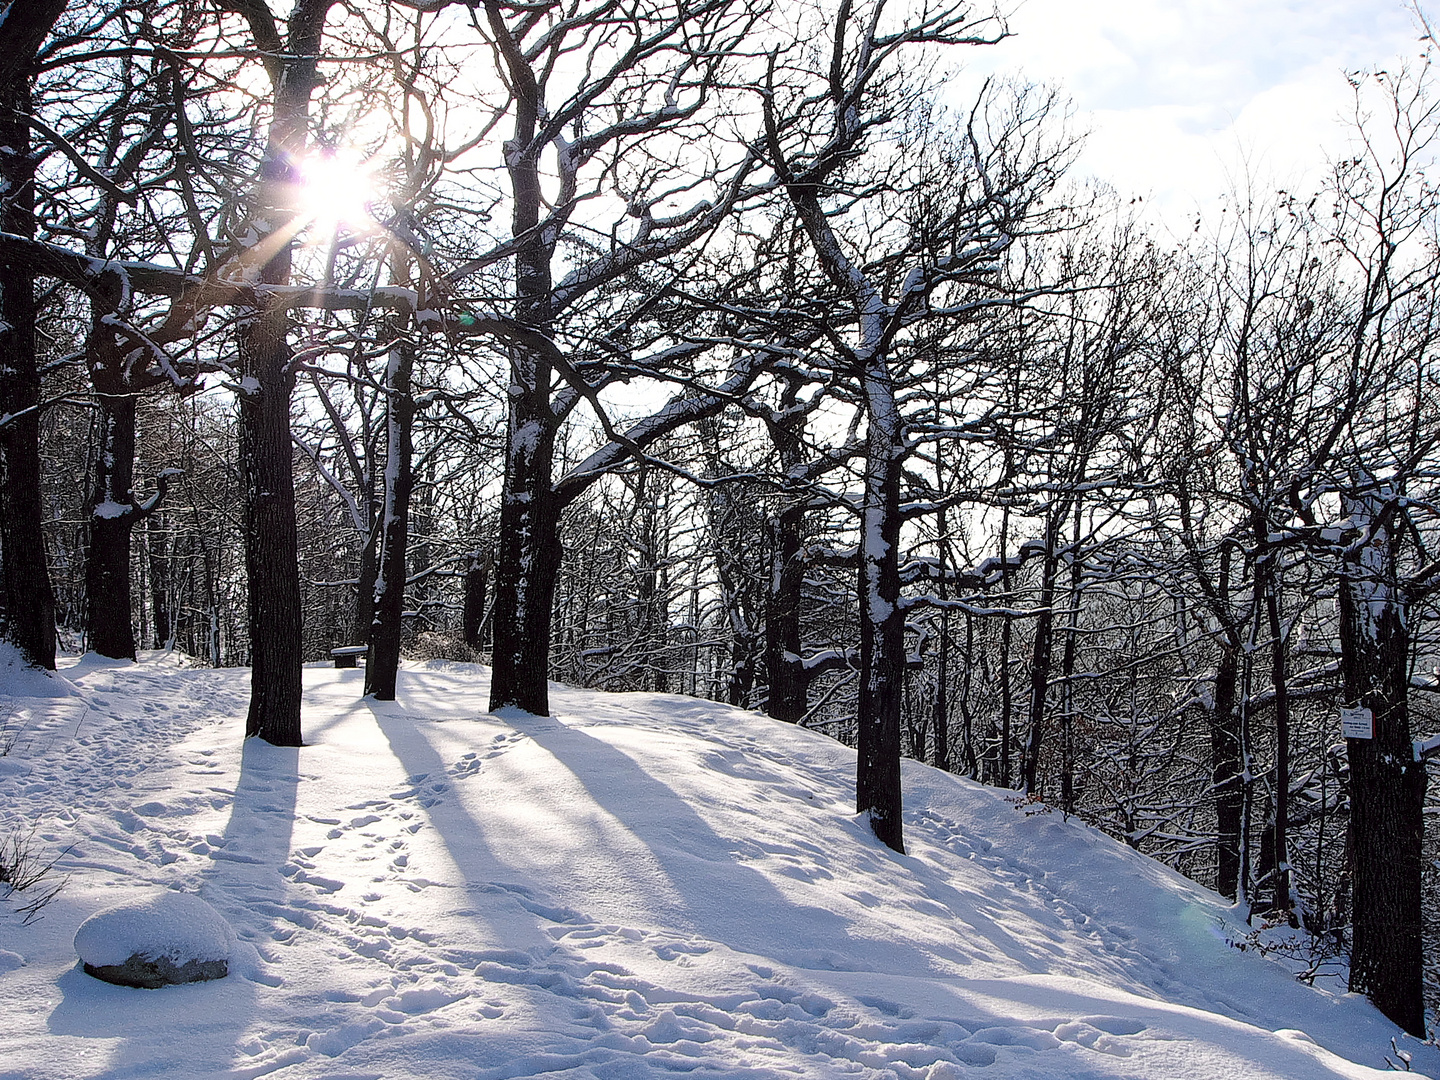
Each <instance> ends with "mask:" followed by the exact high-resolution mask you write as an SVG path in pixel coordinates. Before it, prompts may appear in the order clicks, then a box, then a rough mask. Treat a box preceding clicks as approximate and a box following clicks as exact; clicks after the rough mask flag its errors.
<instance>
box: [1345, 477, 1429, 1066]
mask: <svg viewBox="0 0 1440 1080" xmlns="http://www.w3.org/2000/svg"><path fill="white" fill-rule="evenodd" d="M1391 509H1392V510H1393V508H1391ZM1344 510H1345V511H1346V513H1347V515H1348V516H1349V517H1350V520H1351V522H1352V523H1353V524H1355V525H1356V526H1357V527H1358V528H1359V529H1360V530H1361V532H1362V539H1361V540H1360V541H1359V542H1358V550H1353V549H1352V552H1351V553H1350V554H1349V555H1348V557H1347V560H1346V566H1345V572H1344V574H1343V576H1342V577H1341V582H1340V597H1339V600H1340V649H1341V667H1342V671H1343V675H1344V683H1345V701H1346V704H1347V705H1350V706H1361V707H1364V708H1367V709H1369V710H1370V711H1371V714H1372V716H1373V722H1374V738H1372V739H1346V749H1347V750H1348V751H1349V757H1350V807H1351V810H1350V834H1349V844H1350V853H1351V860H1352V862H1351V865H1352V871H1353V874H1352V885H1353V894H1352V895H1353V904H1354V916H1353V920H1352V923H1353V927H1354V939H1353V942H1352V946H1351V954H1350V989H1351V990H1352V991H1355V992H1357V993H1363V994H1365V995H1366V996H1367V997H1369V998H1370V1000H1371V1001H1373V1002H1374V1003H1375V1006H1376V1007H1377V1008H1378V1009H1379V1010H1380V1011H1381V1012H1382V1013H1384V1014H1385V1015H1386V1016H1388V1017H1389V1018H1390V1019H1391V1020H1393V1021H1394V1022H1395V1023H1396V1024H1398V1025H1400V1026H1401V1027H1402V1028H1404V1029H1405V1030H1406V1031H1408V1032H1409V1033H1410V1034H1412V1035H1414V1036H1416V1037H1417V1038H1422V1039H1423V1038H1424V1037H1425V1001H1424V992H1423V991H1424V983H1423V976H1422V957H1423V952H1422V949H1423V944H1422V933H1421V930H1422V926H1421V910H1420V908H1421V872H1422V853H1421V847H1422V842H1423V839H1424V832H1425V818H1424V807H1425V780H1426V777H1425V765H1424V763H1423V762H1418V761H1416V760H1415V754H1414V749H1413V745H1412V743H1411V735H1410V716H1409V702H1408V686H1409V681H1410V680H1409V652H1410V633H1409V627H1408V625H1407V614H1408V612H1407V604H1406V602H1405V597H1404V594H1403V592H1402V591H1401V589H1400V588H1399V586H1398V584H1397V580H1396V550H1395V549H1396V547H1397V546H1398V545H1399V542H1400V537H1401V534H1400V530H1399V529H1398V528H1394V527H1392V526H1391V525H1389V524H1384V523H1383V519H1384V516H1385V513H1384V508H1382V506H1381V505H1380V499H1379V498H1378V497H1375V496H1362V497H1359V498H1349V499H1345V500H1344ZM1366 533H1368V534H1369V535H1368V536H1365V535H1363V534H1366Z"/></svg>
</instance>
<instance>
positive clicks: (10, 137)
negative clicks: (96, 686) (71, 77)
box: [0, 20, 55, 669]
mask: <svg viewBox="0 0 1440 1080" xmlns="http://www.w3.org/2000/svg"><path fill="white" fill-rule="evenodd" d="M52 21H53V20H52ZM37 45H38V41H37ZM30 108H31V104H30V83H29V75H28V74H27V73H25V71H24V68H23V67H22V68H21V73H20V74H16V75H12V76H11V78H10V79H9V81H8V82H7V83H6V84H5V85H4V86H3V87H0V189H3V193H4V198H3V199H0V231H4V232H7V233H11V234H14V235H18V236H24V237H33V236H34V235H35V183H34V176H35V166H36V159H35V158H34V157H32V156H31V153H30V128H29V124H28V122H27V120H26V119H25V118H26V117H28V115H29V113H30ZM35 316H36V304H35V282H34V277H33V274H32V272H31V271H30V270H28V269H26V268H25V267H23V266H21V265H20V264H19V263H18V262H6V263H3V264H0V417H3V418H4V419H5V420H6V421H7V422H6V423H5V425H4V426H3V427H0V559H3V560H4V576H5V623H4V633H5V637H6V639H7V640H9V641H10V642H11V643H12V644H14V645H15V646H16V647H17V648H19V650H20V652H21V655H23V656H24V657H25V659H26V661H27V662H28V663H31V664H34V665H36V666H37V667H44V668H51V669H54V667H55V597H54V593H53V592H52V591H51V588H50V575H49V571H48V568H47V567H46V563H45V535H44V532H43V531H42V529H41V522H42V521H43V519H44V508H43V503H42V499H41V493H40V414H39V408H38V406H39V403H40V373H39V369H38V368H37V366H36V362H35Z"/></svg>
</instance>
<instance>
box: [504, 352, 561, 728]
mask: <svg viewBox="0 0 1440 1080" xmlns="http://www.w3.org/2000/svg"><path fill="white" fill-rule="evenodd" d="M518 355H521V351H520V350H519V349H515V350H512V363H515V360H514V359H513V358H514V357H516V356H518ZM536 366H539V365H538V364H536V365H532V366H531V367H530V368H529V370H531V371H532V372H533V370H534V367H536ZM544 367H545V372H544V375H543V378H542V377H538V376H534V375H532V376H531V387H532V390H533V391H534V392H524V391H521V392H518V393H517V392H516V390H515V389H514V388H512V397H511V405H510V424H509V430H508V437H507V439H506V448H505V461H506V464H505V486H504V491H503V494H502V496H501V503H500V545H499V550H498V552H497V557H496V563H495V607H494V616H493V619H492V622H491V627H492V629H491V635H492V638H493V640H494V646H493V658H492V672H491V676H490V708H491V710H492V711H493V710H495V709H500V708H506V707H515V708H520V709H524V710H525V711H526V712H528V713H533V714H534V715H536V716H545V715H547V714H548V713H549V712H550V696H549V687H548V685H547V682H546V676H547V673H548V670H549V663H550V620H551V612H552V610H553V604H554V600H555V582H556V579H557V578H558V577H559V574H560V560H561V547H560V508H559V506H558V501H559V500H558V499H557V498H556V497H555V490H554V488H553V486H552V484H551V460H552V456H553V454H554V447H555V434H554V431H553V428H552V425H553V417H551V415H550V408H549V405H548V403H545V402H544V401H543V400H542V398H541V394H542V392H541V390H540V388H542V387H543V388H544V393H546V394H548V389H549V382H550V375H549V370H548V368H549V365H544ZM520 385H521V386H523V385H524V384H520Z"/></svg>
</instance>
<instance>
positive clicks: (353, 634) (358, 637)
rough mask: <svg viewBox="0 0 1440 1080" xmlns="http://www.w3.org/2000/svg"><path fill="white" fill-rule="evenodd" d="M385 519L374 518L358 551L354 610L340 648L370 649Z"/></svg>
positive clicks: (381, 517)
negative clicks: (347, 634) (358, 559)
mask: <svg viewBox="0 0 1440 1080" xmlns="http://www.w3.org/2000/svg"><path fill="white" fill-rule="evenodd" d="M383 525H384V515H383V513H382V514H376V515H375V520H374V522H372V524H371V528H370V531H369V532H368V533H366V534H365V536H364V537H363V538H362V539H363V545H362V546H361V548H360V566H359V568H358V570H357V573H356V575H355V610H354V613H353V615H352V616H351V623H350V636H349V639H348V640H346V641H341V642H338V644H340V645H369V644H370V631H371V628H372V627H373V626H374V624H375V582H376V579H378V578H379V576H380V553H379V550H378V549H379V545H380V529H381V527H382V526H383Z"/></svg>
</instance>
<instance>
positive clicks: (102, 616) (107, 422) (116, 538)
mask: <svg viewBox="0 0 1440 1080" xmlns="http://www.w3.org/2000/svg"><path fill="white" fill-rule="evenodd" d="M91 336H92V342H91V344H92V353H93V350H94V349H95V348H97V347H98V348H103V347H104V346H103V345H101V344H100V342H99V339H108V338H109V337H110V335H109V334H108V333H107V332H106V331H105V330H104V329H103V328H102V327H100V326H99V325H98V324H97V325H95V326H94V327H93V328H92V331H91ZM111 351H113V349H112V350H111ZM115 359H117V360H118V357H117V358H115ZM110 370H111V365H110V364H108V363H96V364H95V365H93V368H92V376H93V377H95V378H96V380H97V387H96V388H97V391H98V392H97V394H96V401H97V403H98V405H99V406H100V416H99V422H100V447H99V453H98V454H97V458H98V460H97V463H96V470H95V484H94V488H93V489H92V491H91V493H90V514H89V524H90V529H89V536H88V544H87V549H88V550H87V552H86V559H85V601H86V605H85V636H86V639H87V641H88V644H89V648H90V651H91V652H95V653H98V654H99V655H101V656H108V657H112V658H114V659H117V660H134V659H135V631H134V628H133V626H132V625H131V621H130V542H131V534H132V531H133V528H134V524H135V522H136V520H137V519H138V516H139V515H138V514H137V513H136V509H135V493H134V483H135V398H134V396H133V395H132V394H129V393H126V392H125V389H124V387H123V385H121V386H117V387H113V388H102V387H101V378H100V377H101V372H102V371H110ZM114 374H115V375H116V376H117V378H116V379H114V380H113V381H115V382H120V381H121V380H120V379H119V378H118V375H119V373H118V371H116V372H114ZM106 389H115V390H118V393H107V392H106Z"/></svg>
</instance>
